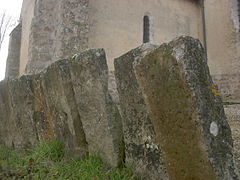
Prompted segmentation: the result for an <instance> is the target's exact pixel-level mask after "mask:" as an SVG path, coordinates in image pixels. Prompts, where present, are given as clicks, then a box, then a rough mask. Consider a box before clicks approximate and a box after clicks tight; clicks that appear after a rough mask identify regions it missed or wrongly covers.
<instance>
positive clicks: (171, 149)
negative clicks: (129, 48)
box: [133, 37, 239, 180]
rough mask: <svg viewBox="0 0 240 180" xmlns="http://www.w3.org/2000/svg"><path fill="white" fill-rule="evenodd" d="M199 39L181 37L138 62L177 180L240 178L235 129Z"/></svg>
mask: <svg viewBox="0 0 240 180" xmlns="http://www.w3.org/2000/svg"><path fill="white" fill-rule="evenodd" d="M204 57H205V54H204V50H203V48H202V46H201V44H200V43H199V41H198V40H195V39H192V38H190V37H180V38H179V39H175V40H174V41H172V42H170V43H169V44H164V45H162V46H160V47H159V48H157V49H156V50H154V51H152V52H151V53H149V54H148V55H146V56H145V57H143V58H138V59H136V60H135V62H134V68H133V71H134V74H135V76H136V78H137V82H138V83H139V86H140V89H141V91H142V93H143V97H144V100H145V102H146V104H147V109H148V111H149V115H150V119H151V122H152V124H153V126H154V129H155V132H156V135H157V142H158V143H159V144H160V146H161V149H162V150H163V152H164V154H165V156H164V162H165V164H166V166H167V171H168V174H169V178H170V179H171V180H179V179H181V180H189V179H199V180H200V179H209V180H212V179H218V180H230V179H236V180H237V179H239V176H238V172H237V169H236V167H235V164H234V159H233V153H232V151H233V142H232V137H231V130H230V127H229V125H228V123H227V121H226V117H225V114H224V109H223V106H222V103H221V99H220V97H219V96H218V94H217V93H215V91H214V85H213V83H212V80H211V77H210V74H209V69H208V66H207V62H206V59H205V58H204Z"/></svg>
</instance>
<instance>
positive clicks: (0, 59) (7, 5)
mask: <svg viewBox="0 0 240 180" xmlns="http://www.w3.org/2000/svg"><path fill="white" fill-rule="evenodd" d="M21 7H22V0H0V11H4V10H5V11H6V13H7V14H8V15H10V16H12V17H14V18H15V19H17V20H18V19H19V16H20V12H21ZM11 30H12V29H10V32H11ZM10 32H8V33H10ZM7 54H8V34H7V36H6V39H5V41H4V43H3V45H2V49H1V51H0V80H2V79H4V76H5V66H6V59H7Z"/></svg>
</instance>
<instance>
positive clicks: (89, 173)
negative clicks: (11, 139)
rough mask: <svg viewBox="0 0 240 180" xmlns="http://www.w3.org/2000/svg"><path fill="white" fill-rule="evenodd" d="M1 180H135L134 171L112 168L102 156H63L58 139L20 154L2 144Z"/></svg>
mask: <svg viewBox="0 0 240 180" xmlns="http://www.w3.org/2000/svg"><path fill="white" fill-rule="evenodd" d="M0 179H6V180H7V179H33V180H34V179H40V180H41V179H43V180H48V179H49V180H54V179H57V180H64V179H66V180H77V179H79V180H135V179H138V178H137V177H136V176H135V175H134V174H133V172H132V168H130V167H128V168H122V169H118V168H111V167H109V166H108V165H106V164H104V163H103V162H102V160H101V159H100V157H99V156H97V155H91V156H88V157H85V158H84V159H83V160H79V159H70V158H67V157H65V156H64V150H63V145H62V143H61V142H60V141H58V140H49V141H46V142H42V143H39V144H38V145H36V146H35V147H34V148H32V149H30V150H26V151H19V150H14V149H10V148H7V147H6V146H4V145H1V144H0Z"/></svg>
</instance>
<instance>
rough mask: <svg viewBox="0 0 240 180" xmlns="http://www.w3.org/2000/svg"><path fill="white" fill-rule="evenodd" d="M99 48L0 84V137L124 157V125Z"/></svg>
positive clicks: (109, 158)
mask: <svg viewBox="0 0 240 180" xmlns="http://www.w3.org/2000/svg"><path fill="white" fill-rule="evenodd" d="M107 77H108V69H107V64H106V57H105V53H104V51H103V50H102V49H96V50H87V51H85V52H83V53H82V54H80V55H74V56H73V58H71V59H69V60H60V61H56V62H55V63H53V64H51V65H50V66H49V67H48V68H46V69H44V70H43V71H41V72H40V73H39V74H35V75H29V76H22V77H21V78H19V79H13V80H4V81H2V82H0V83H1V84H0V100H1V101H0V140H1V141H3V142H4V143H6V144H7V145H12V144H13V145H14V146H16V145H17V146H19V147H22V146H25V145H26V144H27V145H28V146H31V145H33V144H35V143H36V142H37V141H38V140H45V139H49V138H54V137H56V138H58V139H60V140H62V141H63V142H64V145H65V149H66V152H67V153H68V154H70V155H74V156H78V157H82V156H84V155H86V154H88V153H90V154H99V155H100V156H101V157H102V159H103V160H104V161H105V162H106V163H109V164H110V165H113V166H117V165H119V163H120V162H121V161H122V156H123V155H122V154H123V152H122V151H123V150H122V149H123V148H122V146H123V145H122V143H123V142H122V141H123V138H122V126H121V117H120V115H119V112H118V110H117V107H116V105H115V104H114V103H113V101H112V99H111V97H110V95H109V93H108V78H107Z"/></svg>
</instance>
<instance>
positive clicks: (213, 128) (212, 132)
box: [210, 122, 218, 136]
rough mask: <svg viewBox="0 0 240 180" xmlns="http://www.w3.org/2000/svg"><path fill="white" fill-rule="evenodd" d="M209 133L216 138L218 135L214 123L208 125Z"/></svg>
mask: <svg viewBox="0 0 240 180" xmlns="http://www.w3.org/2000/svg"><path fill="white" fill-rule="evenodd" d="M210 133H211V134H212V135H213V136H217V135H218V125H217V123H216V122H212V123H211V125H210Z"/></svg>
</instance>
